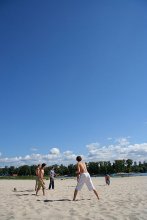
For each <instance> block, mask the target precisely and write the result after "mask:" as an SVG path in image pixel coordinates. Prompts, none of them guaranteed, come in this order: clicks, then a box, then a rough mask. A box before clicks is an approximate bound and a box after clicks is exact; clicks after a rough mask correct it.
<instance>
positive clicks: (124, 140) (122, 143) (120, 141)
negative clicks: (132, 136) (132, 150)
mask: <svg viewBox="0 0 147 220" xmlns="http://www.w3.org/2000/svg"><path fill="white" fill-rule="evenodd" d="M116 143H118V144H119V145H120V146H126V145H128V144H129V141H128V138H125V137H122V138H118V139H116Z"/></svg>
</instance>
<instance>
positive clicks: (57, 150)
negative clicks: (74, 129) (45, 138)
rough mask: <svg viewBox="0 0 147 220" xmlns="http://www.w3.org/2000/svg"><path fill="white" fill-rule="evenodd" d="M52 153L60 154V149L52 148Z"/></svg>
mask: <svg viewBox="0 0 147 220" xmlns="http://www.w3.org/2000/svg"><path fill="white" fill-rule="evenodd" d="M50 154H55V155H59V154H60V150H59V149H58V148H56V147H54V148H52V149H51V150H50Z"/></svg>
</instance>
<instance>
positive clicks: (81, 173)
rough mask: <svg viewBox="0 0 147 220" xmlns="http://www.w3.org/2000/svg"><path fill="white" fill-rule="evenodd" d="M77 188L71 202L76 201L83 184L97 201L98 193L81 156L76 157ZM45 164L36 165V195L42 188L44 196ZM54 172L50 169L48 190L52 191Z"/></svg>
mask: <svg viewBox="0 0 147 220" xmlns="http://www.w3.org/2000/svg"><path fill="white" fill-rule="evenodd" d="M76 160H77V171H76V175H77V186H76V188H75V191H74V196H73V201H75V200H76V197H77V194H78V191H80V190H81V189H82V187H83V185H84V184H86V186H87V188H88V189H89V191H93V192H94V194H95V195H96V197H97V199H99V196H98V193H97V191H96V189H95V187H94V185H93V182H92V180H91V177H90V174H89V173H88V171H87V167H86V164H85V163H84V162H83V161H82V157H81V156H77V158H76ZM45 166H46V164H45V163H43V164H42V165H40V164H39V165H38V166H37V169H36V185H35V191H36V195H37V194H38V191H39V190H40V189H41V188H42V191H43V195H45V182H44V180H43V179H44V169H45ZM55 175H56V174H55V171H54V168H53V167H52V169H51V171H50V184H49V189H51V188H52V189H54V177H55Z"/></svg>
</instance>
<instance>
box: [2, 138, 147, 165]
mask: <svg viewBox="0 0 147 220" xmlns="http://www.w3.org/2000/svg"><path fill="white" fill-rule="evenodd" d="M76 156H77V155H76V154H75V153H74V152H73V151H70V150H67V151H64V152H61V151H60V149H59V148H56V147H54V148H51V149H50V151H49V153H48V154H36V153H33V154H31V155H26V156H17V157H5V158H4V157H2V154H1V153H0V165H2V166H11V165H15V166H20V165H24V164H28V165H31V164H39V163H44V162H45V163H46V164H47V165H53V164H66V165H67V164H70V163H73V164H74V163H76V160H75V159H76ZM81 156H82V158H83V159H84V160H85V161H87V162H88V161H111V162H113V161H114V160H117V159H132V160H133V161H137V162H138V161H145V160H146V161H147V143H140V144H130V143H129V141H128V139H127V138H119V139H117V141H115V142H114V143H113V144H111V145H110V144H109V145H100V144H99V143H97V142H95V143H91V144H88V145H86V150H85V154H84V155H81Z"/></svg>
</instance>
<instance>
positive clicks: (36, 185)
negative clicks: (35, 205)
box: [35, 178, 38, 191]
mask: <svg viewBox="0 0 147 220" xmlns="http://www.w3.org/2000/svg"><path fill="white" fill-rule="evenodd" d="M37 187H38V184H37V178H36V184H35V191H36V190H37Z"/></svg>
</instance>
